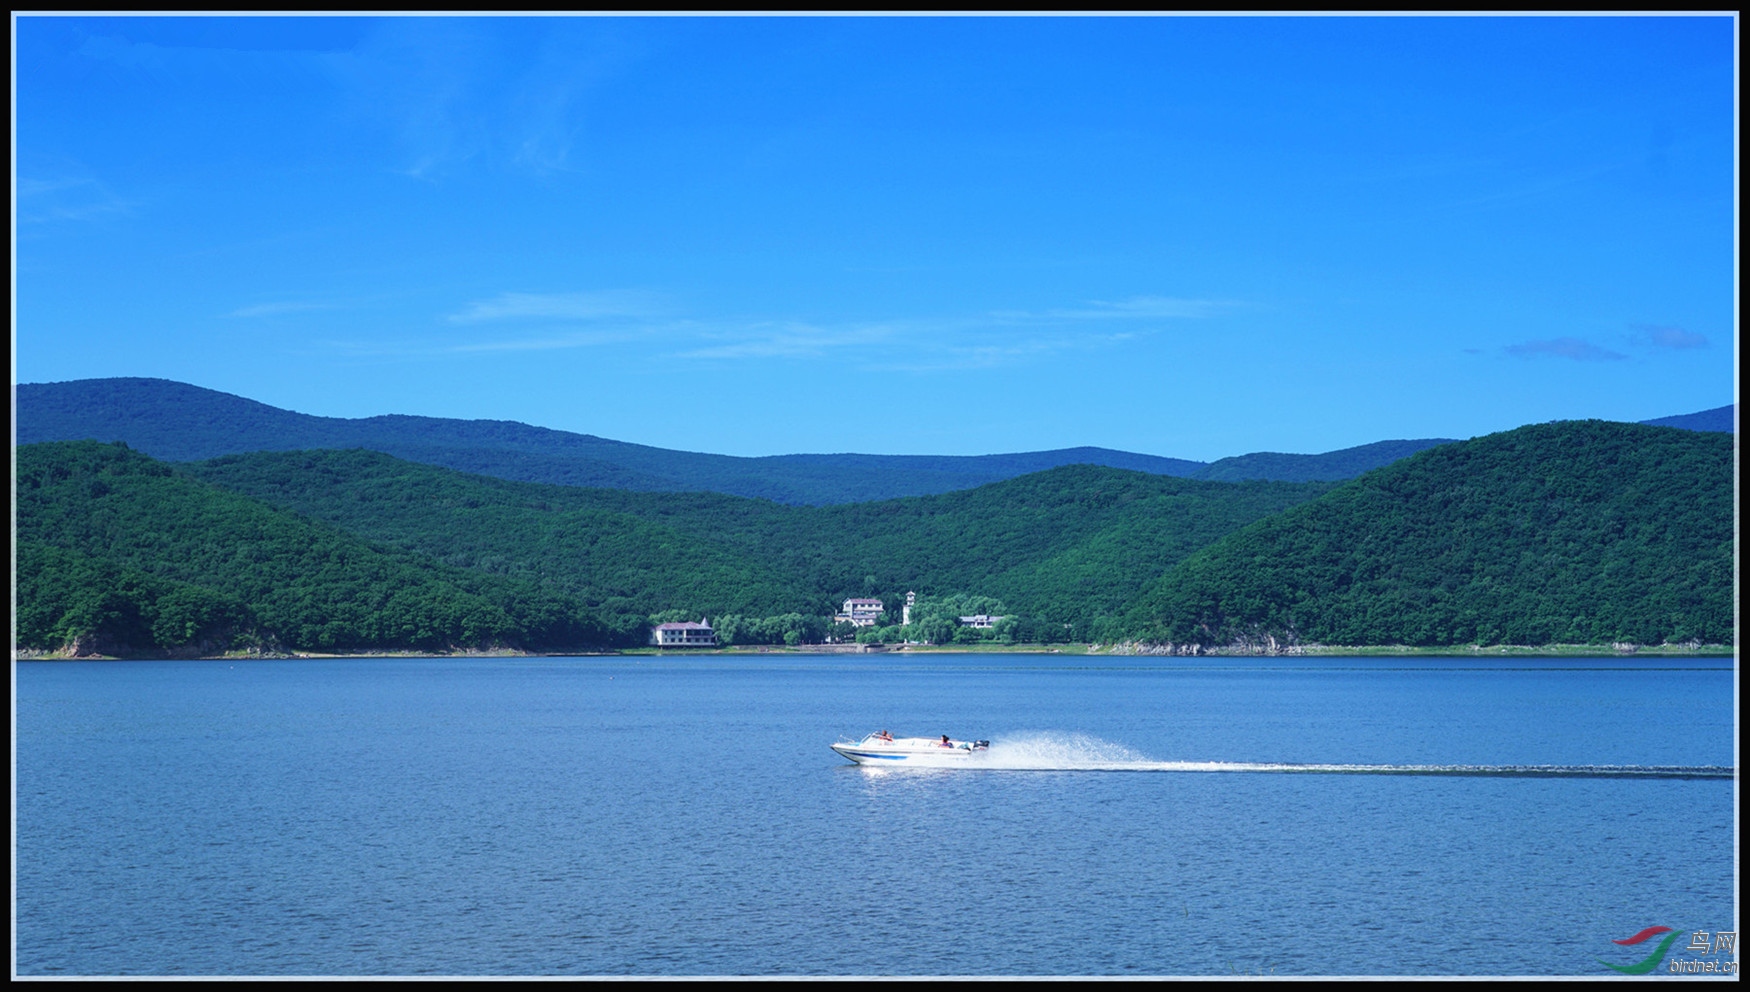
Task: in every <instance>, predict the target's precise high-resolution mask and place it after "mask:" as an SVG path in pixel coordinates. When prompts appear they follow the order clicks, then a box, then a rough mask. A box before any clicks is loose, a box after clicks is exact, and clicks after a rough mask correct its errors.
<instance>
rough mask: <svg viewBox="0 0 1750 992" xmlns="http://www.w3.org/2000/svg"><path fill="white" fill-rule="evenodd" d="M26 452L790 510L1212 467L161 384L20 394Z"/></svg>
mask: <svg viewBox="0 0 1750 992" xmlns="http://www.w3.org/2000/svg"><path fill="white" fill-rule="evenodd" d="M16 429H17V437H18V443H19V444H32V443H35V442H39V441H70V440H78V439H84V438H89V439H92V440H97V441H123V442H125V443H127V444H128V445H129V446H130V447H132V448H134V449H136V450H138V451H142V452H145V453H146V454H148V455H151V456H152V457H154V458H160V459H164V460H166V461H195V460H199V459H205V458H215V457H218V456H220V455H227V454H239V453H243V452H250V451H297V450H302V449H311V448H368V449H370V450H372V451H381V452H385V453H387V454H391V455H395V456H397V457H399V458H405V459H408V460H409V461H416V462H422V463H424V464H428V465H441V466H444V467H446V468H453V469H456V470H458V471H463V472H473V473H478V474H481V475H491V476H495V477H497V478H501V479H511V480H515V481H520V482H545V483H552V484H557V485H568V486H596V487H605V488H614V489H631V490H638V491H644V492H692V491H705V492H720V493H729V494H733V495H740V496H751V497H756V498H761V499H770V500H774V501H776V502H780V503H794V504H808V505H822V504H829V503H855V502H864V501H867V500H874V499H888V498H891V497H894V496H908V495H926V494H930V493H940V492H950V491H953V490H958V489H970V488H973V487H975V486H980V485H983V484H985V483H987V482H995V481H997V480H1000V479H1007V478H1012V477H1014V476H1017V475H1024V474H1026V473H1029V472H1038V471H1042V470H1044V469H1048V468H1055V467H1057V466H1059V465H1075V464H1095V465H1109V466H1112V467H1115V468H1127V469H1132V470H1135V471H1141V472H1153V473H1157V474H1162V475H1180V476H1182V475H1189V474H1190V473H1192V472H1195V471H1196V470H1198V469H1200V468H1202V467H1203V463H1202V462H1195V461H1187V460H1184V459H1179V458H1160V457H1156V456H1154V455H1139V454H1132V453H1130V452H1124V451H1112V450H1110V449H1106V448H1065V449H1062V450H1058V451H1033V452H1021V453H1016V454H1006V455H968V456H953V455H859V454H813V455H807V454H805V455H773V456H769V457H764V458H738V457H735V456H731V455H713V454H705V453H701V452H693V451H672V450H669V449H666V448H653V447H649V446H647V445H641V444H628V443H626V442H624V441H611V440H608V439H607V438H600V437H595V436H594V435H590V434H573V433H570V432H567V431H555V430H548V429H546V428H544V427H531V426H529V425H528V424H520V423H515V422H513V421H507V420H451V419H445V418H438V417H409V416H400V415H391V416H382V417H367V418H363V419H357V420H352V419H344V418H339V417H314V416H309V415H307V414H302V413H293V412H291V411H289V410H281V409H278V408H276V407H271V406H268V405H267V404H265V403H257V402H255V401H254V400H248V399H244V398H243V397H240V396H233V395H231V394H229V393H221V392H217V391H215V390H211V389H202V388H200V387H198V386H190V385H187V384H185V383H180V382H171V381H169V380H165V379H129V378H123V379H84V380H78V381H75V382H56V383H23V384H20V385H19V386H18V387H17V425H16Z"/></svg>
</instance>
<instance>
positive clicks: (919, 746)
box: [828, 736, 988, 765]
mask: <svg viewBox="0 0 1750 992" xmlns="http://www.w3.org/2000/svg"><path fill="white" fill-rule="evenodd" d="M828 746H829V747H831V748H832V749H833V751H834V752H836V753H837V754H838V755H839V756H840V757H843V758H848V759H850V760H851V761H855V762H856V763H857V764H859V765H958V764H964V763H965V762H967V761H969V760H971V758H972V756H973V755H975V754H978V753H979V752H981V751H983V750H985V748H986V747H987V746H988V745H986V744H985V742H983V741H977V742H970V741H951V742H950V743H948V744H943V743H942V742H941V741H938V740H933V739H931V738H928V737H901V738H898V739H897V740H885V739H883V738H879V737H874V736H871V737H865V738H864V739H862V740H860V741H840V742H838V743H837V744H830V745H828Z"/></svg>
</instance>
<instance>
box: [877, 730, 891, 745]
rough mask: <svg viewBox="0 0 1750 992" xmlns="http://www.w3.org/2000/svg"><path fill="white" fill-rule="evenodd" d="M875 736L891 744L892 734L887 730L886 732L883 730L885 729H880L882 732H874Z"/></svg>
mask: <svg viewBox="0 0 1750 992" xmlns="http://www.w3.org/2000/svg"><path fill="white" fill-rule="evenodd" d="M875 736H876V737H877V738H878V739H880V740H884V741H886V742H887V743H889V744H892V743H893V735H892V734H890V733H888V732H887V731H885V730H883V731H882V732H880V733H879V734H876V735H875Z"/></svg>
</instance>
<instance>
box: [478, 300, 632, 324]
mask: <svg viewBox="0 0 1750 992" xmlns="http://www.w3.org/2000/svg"><path fill="white" fill-rule="evenodd" d="M661 313H662V308H661V307H659V306H658V305H657V304H656V301H654V300H653V299H652V298H651V297H650V296H649V295H648V294H645V293H637V292H607V293H500V294H498V295H497V296H495V297H493V298H492V299H489V300H476V301H474V302H473V303H470V304H468V306H467V307H466V308H465V309H463V310H462V311H461V312H459V313H453V314H450V315H449V317H448V318H447V319H448V320H449V321H450V322H451V323H456V324H472V323H480V322H485V321H498V320H603V319H608V318H652V317H657V316H660V315H661Z"/></svg>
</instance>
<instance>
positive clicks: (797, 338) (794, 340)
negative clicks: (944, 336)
mask: <svg viewBox="0 0 1750 992" xmlns="http://www.w3.org/2000/svg"><path fill="white" fill-rule="evenodd" d="M905 333H906V331H905V327H904V325H903V324H898V323H890V324H853V325H847V326H842V327H825V326H821V325H818V324H805V323H797V322H785V323H777V322H756V323H749V324H743V325H729V326H717V327H711V328H704V329H703V334H704V335H705V336H706V337H707V338H715V339H718V340H723V339H726V338H727V339H730V340H727V341H724V342H723V343H721V344H707V345H705V346H704V347H699V348H690V349H685V350H682V351H678V352H676V353H675V357H677V358H708V359H736V358H818V357H821V356H824V355H826V354H828V353H829V352H835V351H836V352H844V351H847V350H854V349H858V348H875V347H878V346H880V345H883V344H888V343H890V342H892V341H893V340H894V339H895V338H896V337H899V336H904V335H905Z"/></svg>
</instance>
